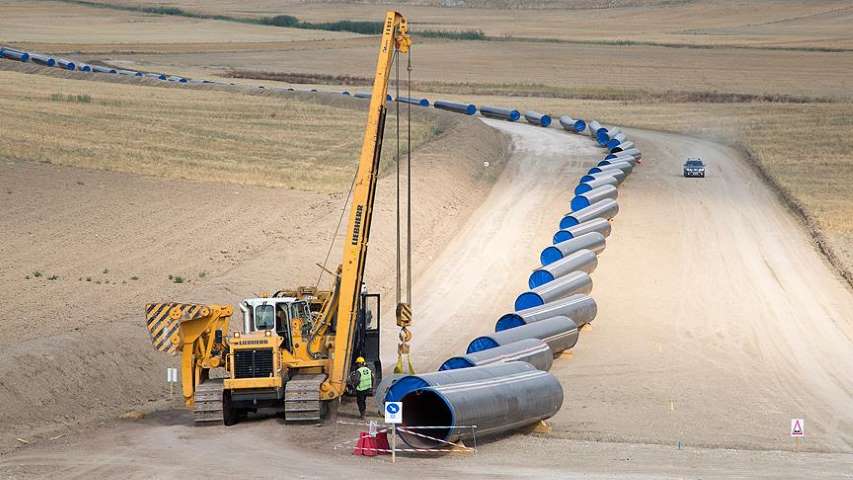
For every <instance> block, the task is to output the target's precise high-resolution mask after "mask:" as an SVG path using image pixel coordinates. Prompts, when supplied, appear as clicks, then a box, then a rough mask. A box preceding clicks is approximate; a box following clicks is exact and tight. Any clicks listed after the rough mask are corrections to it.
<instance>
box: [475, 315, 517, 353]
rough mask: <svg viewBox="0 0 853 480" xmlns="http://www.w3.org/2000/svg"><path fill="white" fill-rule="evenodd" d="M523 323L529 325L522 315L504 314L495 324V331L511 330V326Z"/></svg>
mask: <svg viewBox="0 0 853 480" xmlns="http://www.w3.org/2000/svg"><path fill="white" fill-rule="evenodd" d="M523 325H527V323H526V322H525V321H524V319H523V318H521V317H520V316H518V315H515V314H511V315H504V316H503V317H501V318H499V319H498V323H496V324H495V332H502V331H504V330H509V329H510V328H515V327H521V326H523ZM469 353H470V352H469Z"/></svg>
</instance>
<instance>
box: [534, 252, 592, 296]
mask: <svg viewBox="0 0 853 480" xmlns="http://www.w3.org/2000/svg"><path fill="white" fill-rule="evenodd" d="M597 266H598V257H597V256H596V255H595V252H593V251H592V250H587V249H585V248H584V249H580V250H578V251H576V252H572V253H570V254H568V255H566V256H564V257H563V258H561V259H559V260H557V261H555V262H551V263H549V264H548V265H542V266H541V267H538V268H536V269H535V270H533V272H531V273H530V277H528V279H527V286H529V287H530V288H531V289H536V288H538V287H541V286H542V285H545V284H546V283H549V282H552V281H554V279H557V278H560V277H563V276H565V275H568V274H570V273H572V272H584V273H587V274H590V273H592V272H593V271H595V267H597Z"/></svg>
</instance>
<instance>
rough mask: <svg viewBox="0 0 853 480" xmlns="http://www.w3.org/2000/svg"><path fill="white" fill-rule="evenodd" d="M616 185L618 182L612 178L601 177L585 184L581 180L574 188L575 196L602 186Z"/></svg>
mask: <svg viewBox="0 0 853 480" xmlns="http://www.w3.org/2000/svg"><path fill="white" fill-rule="evenodd" d="M618 183H619V182H618V181H617V180H616V179H615V178H613V177H601V178H596V179H594V180H588V181H586V182H584V181H583V179H581V181H580V183H578V186H577V187H575V195H580V194H582V193H586V192H588V191H590V190H594V189H596V188H598V187H601V186H604V185H613V186H614V187H615V186H616V185H617V184H618Z"/></svg>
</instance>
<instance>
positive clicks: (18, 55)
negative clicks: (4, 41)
mask: <svg viewBox="0 0 853 480" xmlns="http://www.w3.org/2000/svg"><path fill="white" fill-rule="evenodd" d="M0 58H11V59H12V60H17V61H19V62H29V61H30V54H29V53H27V52H22V51H20V50H15V49H13V48H6V47H4V48H0Z"/></svg>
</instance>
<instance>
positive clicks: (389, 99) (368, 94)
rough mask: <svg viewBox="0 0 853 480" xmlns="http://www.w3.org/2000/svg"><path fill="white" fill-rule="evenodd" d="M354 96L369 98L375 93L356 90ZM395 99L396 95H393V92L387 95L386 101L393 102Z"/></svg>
mask: <svg viewBox="0 0 853 480" xmlns="http://www.w3.org/2000/svg"><path fill="white" fill-rule="evenodd" d="M352 96H353V97H355V98H368V99H369V98H370V97H371V96H373V94H372V93H370V92H355V93H354V94H353V95H352ZM393 100H394V97H392V96H391V94H386V95H385V101H387V102H391V101H393Z"/></svg>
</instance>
